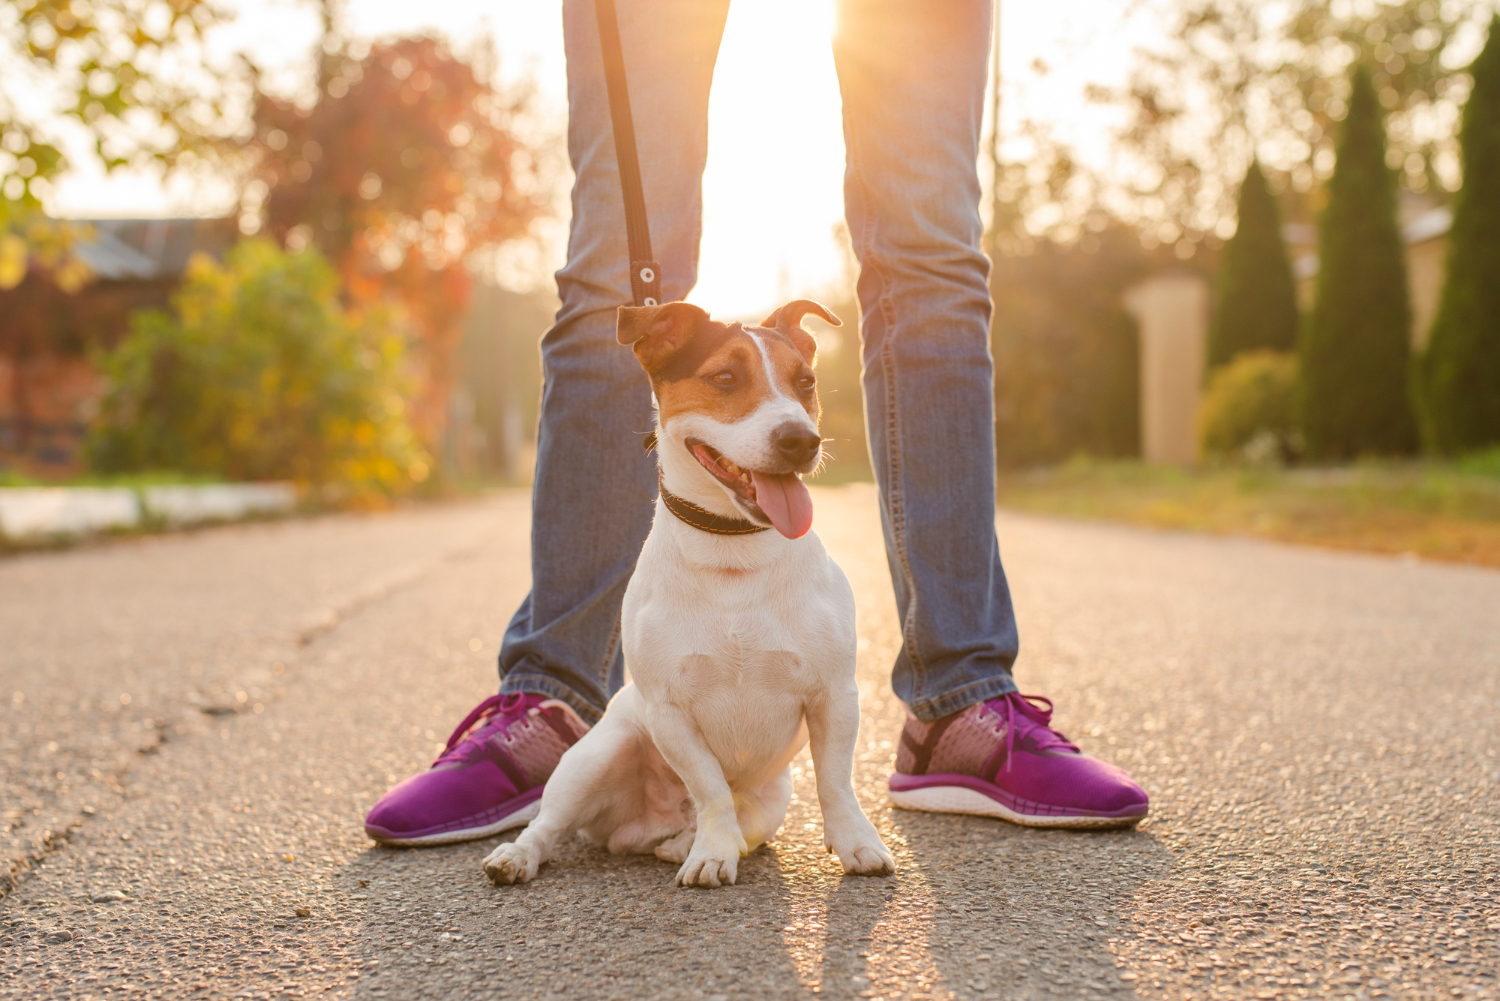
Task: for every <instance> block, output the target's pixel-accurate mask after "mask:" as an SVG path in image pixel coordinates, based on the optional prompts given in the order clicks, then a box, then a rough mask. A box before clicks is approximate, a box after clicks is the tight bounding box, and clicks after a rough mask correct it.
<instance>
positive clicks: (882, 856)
mask: <svg viewBox="0 0 1500 1001" xmlns="http://www.w3.org/2000/svg"><path fill="white" fill-rule="evenodd" d="M838 855H839V861H840V862H842V863H843V864H844V872H846V873H849V874H850V875H854V876H889V875H892V874H893V873H895V871H896V860H895V859H894V858H892V857H891V853H890V852H888V851H886V848H885V845H884V844H882V843H881V842H880V840H879V839H876V841H875V842H874V843H873V844H868V845H858V846H856V847H854V848H853V849H851V850H850V851H849V852H848V853H847V854H846V853H844V852H839V853H838Z"/></svg>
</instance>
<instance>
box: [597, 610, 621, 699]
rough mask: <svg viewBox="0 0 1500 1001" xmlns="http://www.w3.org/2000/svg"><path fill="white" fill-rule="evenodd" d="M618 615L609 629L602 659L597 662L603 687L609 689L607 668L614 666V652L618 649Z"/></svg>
mask: <svg viewBox="0 0 1500 1001" xmlns="http://www.w3.org/2000/svg"><path fill="white" fill-rule="evenodd" d="M620 629H621V624H620V617H619V616H615V625H614V628H613V629H611V630H610V631H609V640H608V641H607V642H606V643H605V644H604V659H603V660H601V661H600V662H599V673H600V675H601V676H603V678H604V685H603V688H604V689H605V691H608V690H609V669H610V668H611V667H613V666H614V663H615V654H616V653H617V652H618V651H619V649H620Z"/></svg>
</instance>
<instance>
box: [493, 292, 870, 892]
mask: <svg viewBox="0 0 1500 1001" xmlns="http://www.w3.org/2000/svg"><path fill="white" fill-rule="evenodd" d="M807 313H815V314H817V315H819V316H821V317H823V318H824V319H825V320H827V321H828V322H830V323H833V324H837V323H838V322H839V321H838V320H837V319H836V318H835V317H834V316H833V315H832V314H830V313H829V312H828V311H827V310H826V309H824V308H823V307H822V306H819V305H818V304H817V303H814V302H809V301H807V300H799V301H797V302H793V303H789V304H788V305H786V306H783V307H782V308H781V309H779V310H777V311H776V312H775V313H773V314H772V315H771V316H770V317H768V318H767V319H766V320H765V322H764V323H763V324H762V325H761V326H759V327H745V326H741V325H740V324H733V325H729V324H723V323H717V322H715V321H713V320H710V319H709V317H708V314H707V313H705V312H704V311H703V310H701V309H699V308H698V307H696V306H692V305H689V304H687V303H682V302H674V303H668V304H667V305H664V306H647V307H640V308H634V307H622V308H621V309H620V314H619V326H618V333H619V340H620V343H622V344H630V345H633V346H634V349H635V355H636V358H637V359H638V360H639V361H640V363H641V365H642V367H643V368H645V370H646V372H647V374H648V375H649V376H650V377H651V385H652V388H653V390H654V391H655V394H656V399H657V405H658V411H657V429H656V441H657V449H658V454H659V456H660V463H661V485H662V491H661V493H662V497H661V499H660V500H658V501H657V508H656V520H655V522H654V524H653V525H652V528H651V534H650V535H649V536H648V537H647V539H646V544H645V547H644V548H643V549H642V550H641V557H640V561H639V563H638V564H637V565H636V570H635V575H634V576H633V577H631V579H630V585H629V587H628V588H627V589H626V592H625V602H624V606H623V609H622V613H621V624H622V627H623V641H624V650H625V665H626V669H627V670H628V671H629V674H630V683H629V684H627V685H626V686H625V687H624V688H623V689H621V690H620V692H619V693H618V694H617V695H616V696H615V697H614V698H613V699H611V700H610V703H609V707H608V709H607V710H606V711H605V713H604V718H603V719H602V720H600V721H599V723H598V725H596V726H595V727H594V728H593V729H592V730H590V731H589V732H588V733H587V734H586V735H585V736H584V737H583V738H582V739H580V740H579V741H578V743H576V744H575V745H573V746H572V747H571V748H569V749H568V751H567V753H565V754H564V755H563V756H562V760H561V761H560V762H559V763H558V765H557V770H556V771H555V772H553V774H552V778H551V780H550V781H548V783H547V788H546V791H545V792H544V793H543V795H542V801H541V810H540V813H539V814H538V816H537V818H536V819H535V820H533V821H532V822H531V825H530V826H529V827H527V828H526V830H525V831H524V832H522V834H521V836H520V837H519V838H517V839H516V840H515V841H514V842H512V843H509V844H503V845H501V846H500V847H498V848H496V849H495V850H494V851H493V852H491V853H490V855H489V856H488V857H487V858H486V859H485V860H484V869H485V872H487V873H489V875H490V878H491V879H493V880H494V881H495V882H496V883H497V884H509V883H522V882H525V881H527V880H529V879H531V878H532V877H533V876H535V875H536V872H537V869H538V867H539V866H541V864H542V863H543V862H545V861H546V860H547V858H548V856H549V855H551V853H552V850H553V848H554V846H555V845H556V844H557V842H558V839H559V838H562V837H564V836H568V835H572V834H574V833H575V832H578V833H582V834H583V835H584V836H586V837H588V838H589V839H590V840H592V841H593V842H594V843H596V844H604V845H607V846H608V847H609V850H610V851H612V852H617V853H624V852H651V851H655V853H656V854H657V855H658V856H660V857H661V858H663V859H666V860H668V861H670V862H674V863H680V864H681V868H680V869H678V871H677V876H676V878H675V880H674V882H676V883H677V884H679V885H683V886H705V887H713V886H721V885H723V884H725V883H733V882H734V881H735V875H736V872H737V869H738V865H739V860H740V856H742V855H744V854H746V853H748V852H750V851H752V850H753V849H755V848H756V847H757V846H758V845H760V844H761V843H762V842H764V841H766V840H767V839H769V838H770V837H772V836H773V835H774V834H775V833H776V831H777V830H778V829H779V828H780V827H781V823H782V820H783V819H784V818H785V817H786V810H787V804H788V802H789V801H790V799H791V793H792V780H791V770H790V763H791V760H792V758H793V757H794V756H796V754H797V753H798V752H799V751H800V750H801V749H802V746H803V743H804V742H805V741H808V740H811V743H812V759H813V766H814V768H815V770H816V773H817V785H818V801H819V804H820V805H821V807H822V810H823V841H824V844H825V845H826V846H827V848H828V850H829V851H831V852H837V853H838V856H839V860H840V861H841V862H842V863H843V866H844V871H845V872H850V873H864V874H867V875H883V874H888V873H892V872H894V871H895V868H896V865H895V861H894V860H893V859H892V858H891V853H890V852H889V851H887V850H886V847H885V845H884V844H883V843H882V842H881V840H880V835H879V834H878V833H876V831H875V827H874V825H873V824H871V823H870V821H869V818H867V817H866V816H865V814H864V811H863V810H862V809H860V805H859V802H858V800H856V799H855V796H854V787H853V781H852V773H853V768H854V748H855V742H856V738H857V736H858V732H859V691H858V688H857V687H856V686H855V681H854V657H855V633H854V595H853V592H852V591H851V590H850V588H849V581H848V579H847V578H846V577H845V576H844V572H843V571H842V570H841V569H839V566H838V564H836V563H834V561H833V560H832V559H831V558H830V557H829V555H828V553H827V552H826V551H825V550H824V549H823V545H822V543H821V542H819V541H818V538H817V536H816V535H814V534H811V533H810V532H809V529H810V528H811V527H812V498H811V497H810V496H809V495H808V492H807V487H806V486H804V485H803V483H802V480H801V474H803V473H809V472H811V471H812V470H813V469H815V468H816V467H817V465H818V462H819V460H820V458H821V453H822V443H821V440H820V438H819V436H818V423H817V422H818V414H819V407H818V396H817V388H816V382H815V380H814V378H813V370H812V365H813V360H814V355H815V354H816V350H817V348H816V345H815V343H814V342H813V338H812V335H810V334H809V333H808V332H807V331H805V330H803V329H802V317H803V316H804V315H805V314H807ZM773 528H774V529H775V531H770V529H773Z"/></svg>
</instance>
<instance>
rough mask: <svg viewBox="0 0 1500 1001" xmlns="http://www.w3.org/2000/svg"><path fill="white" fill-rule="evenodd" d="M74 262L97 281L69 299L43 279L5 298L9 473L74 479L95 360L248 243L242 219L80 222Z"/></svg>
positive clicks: (34, 278) (93, 395)
mask: <svg viewBox="0 0 1500 1001" xmlns="http://www.w3.org/2000/svg"><path fill="white" fill-rule="evenodd" d="M75 222H77V223H78V225H80V226H81V227H85V229H84V231H83V234H82V236H81V238H80V240H79V241H78V242H77V243H75V244H74V248H73V250H74V253H75V254H76V255H77V256H78V257H79V258H80V259H81V260H82V261H83V262H84V263H85V264H86V265H88V267H89V270H90V271H91V272H92V273H93V280H92V281H91V282H89V283H88V284H87V285H86V286H84V287H83V288H82V289H80V290H78V291H76V292H72V293H69V292H65V291H63V290H62V289H60V288H58V286H57V285H56V284H55V283H54V282H53V281H52V280H51V279H50V278H49V277H48V275H47V274H46V273H45V272H43V271H39V270H33V271H32V272H31V273H30V274H28V275H27V276H26V278H25V279H24V280H23V281H22V282H21V283H20V284H19V285H17V286H16V287H15V288H12V289H7V290H3V291H0V467H3V466H7V465H9V466H18V467H22V468H23V469H26V470H28V471H31V472H36V473H42V474H47V473H57V474H65V473H69V472H74V471H76V470H77V469H78V468H79V466H80V463H81V454H80V453H81V446H82V443H83V437H84V434H85V432H86V430H87V426H88V420H89V418H90V416H91V414H92V408H93V406H94V404H95V402H96V401H97V399H98V397H99V393H100V391H101V389H102V387H101V386H100V382H99V377H98V374H97V373H96V372H95V371H94V367H93V364H92V362H91V361H90V356H91V354H92V353H93V352H95V351H99V350H107V349H109V348H112V347H114V346H115V345H116V344H117V343H119V341H120V339H121V338H123V337H124V336H125V334H126V333H127V331H128V330H129V329H130V315H131V313H133V312H135V311H136V310H138V309H152V308H161V307H165V306H166V305H167V304H168V300H169V298H170V296H171V294H172V290H173V289H175V288H176V287H177V284H178V282H179V281H181V279H182V274H183V272H184V270H185V269H186V268H187V262H188V260H189V259H190V258H191V257H192V256H193V255H194V254H197V253H208V254H212V255H215V256H218V255H220V254H222V253H223V252H224V251H225V250H227V249H228V248H229V246H230V245H231V244H233V243H234V241H235V240H237V239H238V238H239V228H238V226H237V225H236V223H235V221H234V220H233V219H80V220H75Z"/></svg>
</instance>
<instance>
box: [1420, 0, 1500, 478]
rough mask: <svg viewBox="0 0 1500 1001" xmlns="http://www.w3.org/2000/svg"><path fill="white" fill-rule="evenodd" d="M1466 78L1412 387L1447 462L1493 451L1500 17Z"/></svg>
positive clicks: (1499, 422) (1498, 430) (1498, 393)
mask: <svg viewBox="0 0 1500 1001" xmlns="http://www.w3.org/2000/svg"><path fill="white" fill-rule="evenodd" d="M1471 72H1472V74H1473V78H1474V89H1473V91H1472V93H1471V94H1470V96H1469V103H1468V104H1467V105H1466V106H1465V108H1464V117H1463V127H1462V130H1461V132H1460V142H1461V144H1462V149H1463V166H1464V186H1463V188H1462V190H1460V191H1459V193H1458V199H1457V201H1456V203H1455V205H1454V210H1453V228H1452V230H1450V232H1449V243H1448V276H1447V280H1446V283H1445V284H1444V286H1443V298H1442V301H1441V303H1440V305H1439V307H1438V314H1437V319H1436V320H1435V321H1434V323H1433V326H1432V337H1431V339H1430V340H1429V342H1428V346H1427V352H1426V354H1425V356H1424V357H1423V359H1422V363H1421V368H1420V372H1419V375H1418V379H1417V391H1418V399H1419V400H1420V402H1421V407H1420V413H1421V417H1422V425H1423V434H1424V438H1425V439H1426V441H1427V444H1428V446H1429V447H1430V448H1432V449H1433V450H1435V451H1437V452H1441V453H1449V454H1451V453H1455V452H1462V451H1468V450H1471V449H1478V448H1482V447H1484V446H1487V445H1495V444H1500V15H1497V16H1496V18H1495V19H1494V20H1493V21H1491V22H1490V37H1489V43H1488V44H1487V45H1485V47H1484V51H1483V52H1482V53H1480V55H1479V58H1478V59H1476V60H1475V62H1474V65H1473V67H1472V69H1471Z"/></svg>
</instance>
